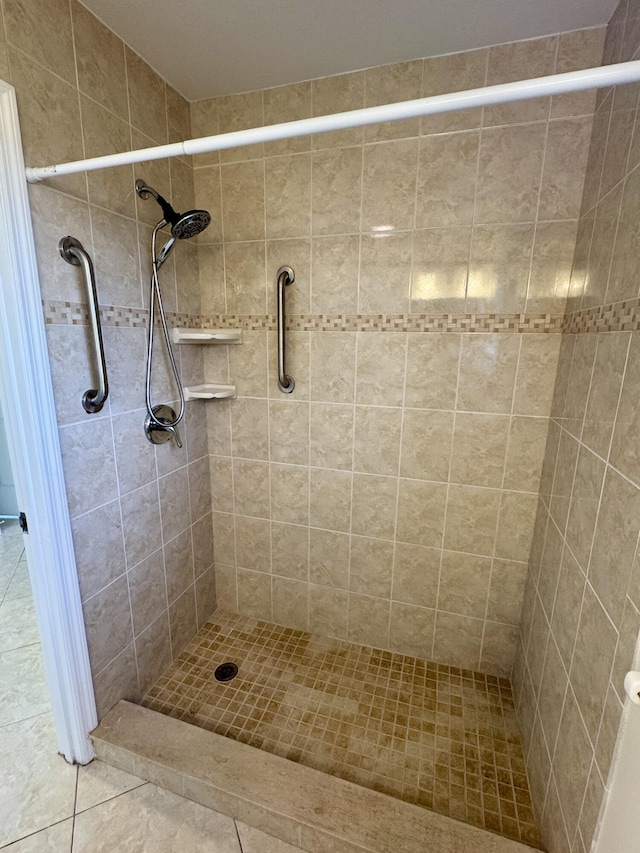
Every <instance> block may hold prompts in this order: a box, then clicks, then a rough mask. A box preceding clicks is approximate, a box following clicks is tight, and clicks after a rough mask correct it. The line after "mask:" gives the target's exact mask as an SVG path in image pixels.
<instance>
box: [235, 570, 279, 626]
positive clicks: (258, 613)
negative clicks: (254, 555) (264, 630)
mask: <svg viewBox="0 0 640 853" xmlns="http://www.w3.org/2000/svg"><path fill="white" fill-rule="evenodd" d="M238 609H239V611H240V612H241V613H245V614H246V615H247V616H254V617H255V618H256V619H271V578H270V577H269V575H265V574H262V573H261V572H250V571H247V570H246V569H238Z"/></svg>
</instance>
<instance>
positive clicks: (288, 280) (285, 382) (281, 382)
mask: <svg viewBox="0 0 640 853" xmlns="http://www.w3.org/2000/svg"><path fill="white" fill-rule="evenodd" d="M295 278H296V277H295V274H294V272H293V270H292V269H291V267H280V269H279V270H278V388H279V389H280V391H282V393H283V394H290V393H291V392H292V391H293V389H294V388H295V387H296V383H295V382H294V381H293V378H292V377H291V376H288V375H287V371H286V368H285V360H284V349H285V328H284V327H285V323H286V317H285V310H284V289H285V287H286V286H287V285H288V284H293V282H294V281H295Z"/></svg>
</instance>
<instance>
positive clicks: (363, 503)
mask: <svg viewBox="0 0 640 853" xmlns="http://www.w3.org/2000/svg"><path fill="white" fill-rule="evenodd" d="M340 476H341V477H342V478H343V479H346V477H347V476H348V475H346V474H345V473H342V472H341V473H340ZM397 491H398V480H397V479H396V478H395V477H376V476H373V475H371V474H354V475H353V505H352V509H351V532H352V533H357V534H359V535H361V536H375V537H377V538H380V539H393V538H394V534H395V530H396V518H395V513H396V494H397ZM337 529H339V530H340V529H344V528H341V527H338V528H337Z"/></svg>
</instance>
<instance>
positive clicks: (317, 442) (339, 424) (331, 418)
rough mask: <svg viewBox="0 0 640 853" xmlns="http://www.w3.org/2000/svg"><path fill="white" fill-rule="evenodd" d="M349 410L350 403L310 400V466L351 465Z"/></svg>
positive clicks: (337, 466) (351, 442) (351, 422)
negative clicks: (341, 403) (312, 401)
mask: <svg viewBox="0 0 640 853" xmlns="http://www.w3.org/2000/svg"><path fill="white" fill-rule="evenodd" d="M353 414H354V410H353V407H352V406H344V405H339V404H333V403H311V406H310V409H309V421H310V434H309V461H310V464H311V465H312V466H313V467H315V468H344V469H346V470H349V469H351V466H352V459H353Z"/></svg>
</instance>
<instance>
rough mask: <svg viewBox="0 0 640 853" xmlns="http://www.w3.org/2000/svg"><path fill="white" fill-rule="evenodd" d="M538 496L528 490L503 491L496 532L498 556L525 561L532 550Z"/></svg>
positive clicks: (496, 551)
mask: <svg viewBox="0 0 640 853" xmlns="http://www.w3.org/2000/svg"><path fill="white" fill-rule="evenodd" d="M537 503H538V496H537V495H535V494H530V493H528V492H507V491H504V492H503V493H502V498H501V502H500V517H499V519H498V532H497V534H496V550H495V553H496V557H501V558H503V559H507V560H520V561H524V560H526V559H527V558H528V557H529V552H530V551H531V540H532V537H533V525H534V523H535V519H536V506H537Z"/></svg>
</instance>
